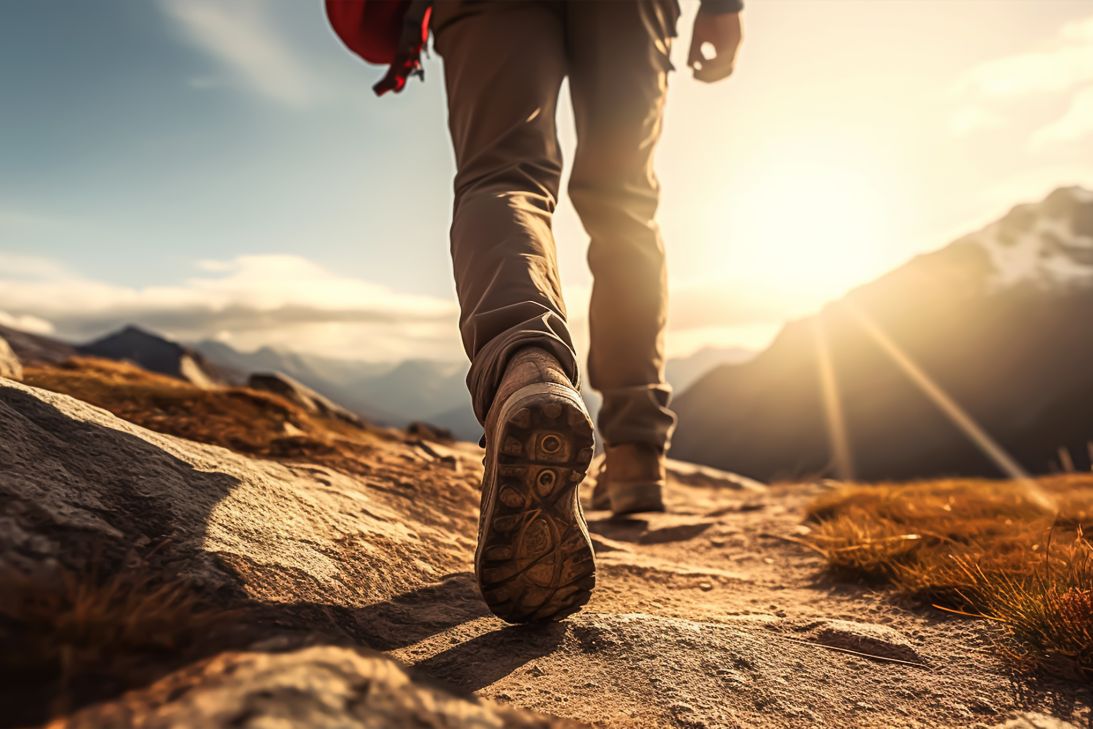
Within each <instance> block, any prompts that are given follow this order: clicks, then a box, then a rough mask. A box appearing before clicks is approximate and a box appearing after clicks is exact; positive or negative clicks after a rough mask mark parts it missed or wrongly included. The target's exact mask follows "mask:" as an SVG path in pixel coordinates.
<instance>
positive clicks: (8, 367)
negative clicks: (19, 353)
mask: <svg viewBox="0 0 1093 729" xmlns="http://www.w3.org/2000/svg"><path fill="white" fill-rule="evenodd" d="M0 377H7V378H8V379H9V380H21V379H23V365H22V363H21V362H20V361H19V358H18V357H16V356H15V352H13V351H12V350H11V347H10V346H8V342H7V340H6V339H4V338H3V337H0Z"/></svg>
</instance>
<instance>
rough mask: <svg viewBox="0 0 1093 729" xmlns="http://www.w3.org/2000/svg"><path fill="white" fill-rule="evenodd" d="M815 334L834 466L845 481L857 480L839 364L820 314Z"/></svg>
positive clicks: (813, 333)
mask: <svg viewBox="0 0 1093 729" xmlns="http://www.w3.org/2000/svg"><path fill="white" fill-rule="evenodd" d="M812 336H813V340H814V341H815V344H816V369H817V375H818V376H819V380H820V398H821V401H822V402H823V406H824V420H825V423H826V425H827V439H828V443H829V444H830V446H831V457H832V465H834V467H835V475H837V476H838V477H839V478H840V479H841V480H843V481H852V480H854V459H853V454H852V453H851V450H850V437H849V434H848V432H847V429H846V418H845V417H844V415H843V409H842V400H841V399H840V397H839V383H838V381H837V380H836V379H835V367H834V364H833V363H832V360H831V348H830V347H829V346H828V344H827V332H826V330H825V329H824V325H823V319H822V318H821V317H816V318H815V320H813V324H812Z"/></svg>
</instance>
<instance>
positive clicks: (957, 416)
mask: <svg viewBox="0 0 1093 729" xmlns="http://www.w3.org/2000/svg"><path fill="white" fill-rule="evenodd" d="M843 305H844V307H845V309H846V311H848V312H849V313H850V315H851V317H853V319H854V320H855V321H856V322H857V323H858V325H859V326H860V327H861V328H862V331H864V332H865V333H866V334H868V335H869V337H870V338H871V339H872V340H873V341H874V342H876V343H877V345H878V346H879V347H880V348H881V350H882V351H883V352H884V353H885V354H887V355H888V357H889V358H891V360H892V361H893V362H894V363H895V364H896V366H897V367H899V368H900V369H901V370H903V373H904V374H906V375H907V377H908V378H909V379H910V380H911V381H912V382H913V383H914V384H915V385H916V386H917V387H918V388H919V390H921V391H922V392H923V394H924V395H926V397H927V398H929V399H930V401H931V402H932V403H933V404H934V405H935V406H937V408H938V409H939V410H940V411H941V412H942V413H943V414H944V415H945V416H946V417H947V418H948V419H949V420H950V421H951V422H952V423H953V424H954V425H956V427H957V428H959V429H960V431H961V432H962V433H964V435H965V436H967V438H968V440H970V441H971V442H972V443H973V444H974V445H975V446H976V447H977V448H979V450H980V451H981V452H982V453H983V454H984V455H985V456H987V458H989V459H990V460H991V461H992V462H993V463H994V465H995V466H997V467H998V470H999V471H1001V472H1002V473H1004V474H1005V475H1006V476H1008V477H1009V478H1011V479H1013V480H1014V481H1016V482H1018V483H1020V484H1021V485H1022V486H1024V487H1025V488H1027V489H1028V491H1029V494H1030V496H1031V497H1032V498H1034V499H1035V500H1036V501H1037V502H1038V503H1039V504H1040V505H1041V506H1042V507H1043V508H1044V509H1047V510H1054V508H1055V506H1054V504H1053V503H1052V501H1051V499H1049V498H1048V497H1047V496H1046V495H1045V494H1044V493H1043V491H1042V490H1041V489H1040V487H1039V486H1037V485H1036V483H1035V482H1034V481H1033V480H1032V479H1031V478H1029V475H1028V472H1026V471H1025V469H1024V468H1022V467H1021V465H1020V464H1019V463H1017V461H1016V460H1014V458H1013V457H1012V456H1011V455H1010V454H1009V453H1007V452H1006V450H1005V449H1004V448H1002V446H1000V445H999V444H998V443H997V442H995V440H994V439H993V438H991V436H990V435H989V434H988V433H987V431H985V430H983V428H982V427H981V426H980V425H979V424H978V423H977V422H975V420H974V419H973V418H972V417H971V415H969V414H968V413H967V412H965V411H964V409H963V408H962V407H960V405H959V404H957V402H956V401H955V400H953V399H952V398H951V397H949V395H948V394H947V393H946V392H945V391H944V390H942V389H941V387H940V386H939V385H938V384H937V383H936V382H934V381H933V380H932V379H930V376H929V375H927V374H926V373H925V372H924V371H923V370H922V368H921V367H919V366H918V365H917V364H915V362H914V361H913V360H912V359H911V358H910V357H909V356H908V355H907V354H906V353H905V352H904V351H903V350H902V349H900V348H899V346H898V345H897V344H896V343H895V342H893V341H892V339H891V338H890V337H889V336H888V335H887V334H886V333H885V332H884V331H883V330H882V329H881V328H880V326H879V325H878V324H877V323H876V322H875V321H873V319H872V318H871V317H870V316H869V315H868V314H866V313H865V312H863V311H862V310H860V309H858V308H857V307H855V306H853V305H852V304H849V303H846V302H844V304H843Z"/></svg>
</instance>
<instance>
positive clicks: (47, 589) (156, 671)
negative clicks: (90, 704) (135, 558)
mask: <svg viewBox="0 0 1093 729" xmlns="http://www.w3.org/2000/svg"><path fill="white" fill-rule="evenodd" d="M238 617H239V612H238V611H234V610H226V609H223V608H218V607H215V606H213V605H212V604H210V603H209V602H207V601H206V600H205V599H203V598H202V597H201V596H200V595H199V594H198V593H196V592H195V591H194V590H193V589H192V588H191V587H190V586H188V585H187V584H185V583H184V582H181V581H179V580H178V579H168V580H156V579H154V578H152V577H149V573H148V572H147V571H146V568H144V567H140V568H138V567H130V568H126V569H123V570H122V571H120V572H117V573H115V574H114V575H113V576H111V577H109V578H105V579H100V578H96V577H95V576H92V575H77V574H74V573H71V572H63V573H61V574H60V576H52V577H38V578H30V577H26V576H23V575H15V574H7V575H3V576H0V639H2V642H3V645H4V651H3V653H2V654H0V681H2V685H3V690H2V691H0V711H2V713H3V716H4V719H3V721H4V722H7V721H15V722H16V723H21V722H24V721H41V720H42V719H43V718H44V717H42V716H29V715H23V714H25V713H26V712H30V711H34V710H41V708H42V707H49V709H48V710H49V712H50V713H52V714H59V713H62V712H65V711H68V710H70V709H71V708H73V707H75V706H79V705H82V704H84V703H86V702H87V701H90V700H94V699H95V698H98V697H100V696H104V695H110V694H114V693H117V692H119V691H122V690H124V689H126V688H129V687H133V686H138V685H142V684H145V683H147V682H149V681H151V680H154V679H155V678H157V677H158V676H159V675H162V674H163V673H165V672H166V671H168V670H170V669H171V668H173V667H175V666H177V665H180V664H181V663H183V662H185V660H186V659H188V658H193V657H195V656H197V655H200V654H201V653H202V651H203V650H204V649H206V648H209V647H211V646H214V645H217V644H222V643H223V642H224V641H225V640H226V638H227V636H228V635H229V633H230V632H231V631H234V630H235V627H236V619H237V618H238Z"/></svg>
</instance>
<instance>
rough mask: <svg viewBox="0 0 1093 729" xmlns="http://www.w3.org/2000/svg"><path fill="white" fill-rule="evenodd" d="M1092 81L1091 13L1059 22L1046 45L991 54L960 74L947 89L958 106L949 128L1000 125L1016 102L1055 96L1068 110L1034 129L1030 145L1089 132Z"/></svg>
mask: <svg viewBox="0 0 1093 729" xmlns="http://www.w3.org/2000/svg"><path fill="white" fill-rule="evenodd" d="M1091 85H1093V17H1089V18H1085V19H1082V20H1077V21H1072V22H1070V23H1067V24H1066V25H1064V26H1063V27H1062V28H1060V30H1059V32H1058V34H1057V36H1056V38H1055V40H1054V42H1053V44H1052V46H1051V47H1050V48H1047V49H1042V50H1036V51H1026V52H1021V53H1015V54H1013V55H1010V56H1003V57H1001V58H996V59H992V60H990V61H987V62H985V63H982V64H980V65H979V66H976V67H975V68H972V69H971V70H969V71H968V72H967V73H965V74H964V75H963V76H961V77H960V78H959V79H958V80H957V82H956V83H955V84H954V85H953V88H952V94H953V96H954V97H955V98H959V99H961V105H960V106H959V107H958V108H957V109H956V110H955V111H954V113H953V117H952V119H951V120H950V127H951V129H952V131H953V133H954V134H958V135H963V134H968V133H971V132H975V131H979V130H981V129H985V128H990V127H996V126H1000V125H1001V122H1002V121H1003V120H1004V119H1005V118H1006V117H1007V116H1010V115H1013V114H1014V112H1015V110H1016V109H1017V106H1016V105H1019V104H1026V103H1028V102H1029V101H1030V100H1034V99H1051V98H1053V97H1056V98H1058V99H1059V101H1060V104H1061V105H1062V106H1064V107H1066V109H1067V110H1066V111H1065V112H1064V113H1063V116H1061V117H1057V118H1055V119H1052V120H1050V121H1048V122H1047V123H1046V124H1045V125H1044V126H1042V127H1041V128H1040V129H1038V130H1036V131H1035V132H1034V133H1033V135H1032V136H1031V137H1030V144H1031V145H1032V146H1033V147H1034V148H1036V147H1043V146H1045V145H1048V144H1052V143H1056V142H1073V141H1075V140H1077V139H1079V138H1081V137H1085V136H1087V135H1089V134H1090V133H1093V96H1091V94H1093V91H1091ZM1007 112H1008V113H1007Z"/></svg>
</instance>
